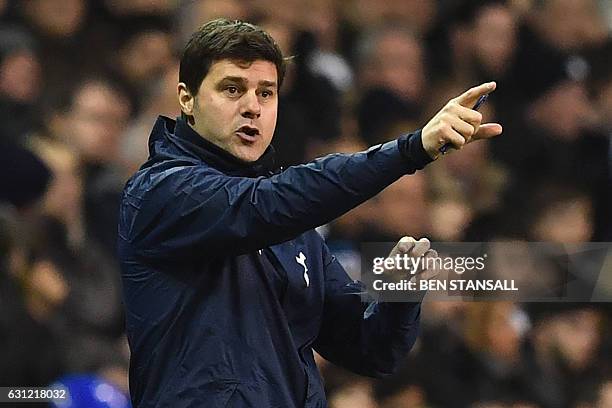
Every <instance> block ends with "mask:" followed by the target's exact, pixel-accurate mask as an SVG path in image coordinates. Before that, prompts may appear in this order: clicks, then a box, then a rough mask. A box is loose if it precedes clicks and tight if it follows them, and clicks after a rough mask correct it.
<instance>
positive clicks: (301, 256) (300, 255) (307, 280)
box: [295, 251, 310, 287]
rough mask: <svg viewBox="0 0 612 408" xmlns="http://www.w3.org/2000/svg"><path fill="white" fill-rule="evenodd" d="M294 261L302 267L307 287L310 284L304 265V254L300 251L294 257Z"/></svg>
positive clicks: (306, 268)
mask: <svg viewBox="0 0 612 408" xmlns="http://www.w3.org/2000/svg"><path fill="white" fill-rule="evenodd" d="M295 261H296V262H297V263H299V264H300V265H302V266H303V267H304V282H306V287H308V286H309V285H310V278H309V277H308V267H307V266H306V255H304V253H303V252H302V251H300V254H299V255H298V256H296V257H295Z"/></svg>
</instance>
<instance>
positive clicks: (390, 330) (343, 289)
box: [313, 244, 421, 378]
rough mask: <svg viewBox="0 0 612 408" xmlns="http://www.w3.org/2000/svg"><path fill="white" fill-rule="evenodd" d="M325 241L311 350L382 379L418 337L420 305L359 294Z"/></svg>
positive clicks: (358, 371) (349, 367)
mask: <svg viewBox="0 0 612 408" xmlns="http://www.w3.org/2000/svg"><path fill="white" fill-rule="evenodd" d="M323 245H324V256H325V258H326V259H325V265H326V266H325V303H324V307H323V317H322V323H321V327H320V330H319V335H318V337H317V339H316V340H315V342H314V344H313V348H314V349H315V350H316V351H317V352H318V353H319V354H321V356H323V357H324V358H325V359H327V360H329V361H331V362H332V363H334V364H337V365H339V366H341V367H344V368H346V369H347V370H350V371H352V372H354V373H357V374H360V375H365V376H369V377H376V378H381V377H385V376H388V375H391V374H393V373H394V372H395V371H396V370H397V368H398V367H399V365H400V364H401V362H402V360H403V359H404V358H405V357H406V356H407V354H408V352H409V351H410V349H411V348H412V346H413V345H414V342H415V341H416V338H417V335H418V331H419V317H420V313H421V304H420V303H376V302H374V301H370V302H365V301H364V300H363V298H362V295H361V293H363V285H362V284H361V283H360V282H357V281H352V280H351V279H350V277H349V276H348V274H347V273H346V271H345V270H344V268H343V267H342V266H341V265H340V263H339V262H338V261H337V260H336V258H335V257H334V256H332V255H331V254H330V252H329V249H327V246H326V245H325V244H323Z"/></svg>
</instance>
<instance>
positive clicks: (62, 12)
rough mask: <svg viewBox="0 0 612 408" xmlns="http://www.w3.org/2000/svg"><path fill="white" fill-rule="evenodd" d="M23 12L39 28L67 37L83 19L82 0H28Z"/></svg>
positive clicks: (84, 7)
mask: <svg viewBox="0 0 612 408" xmlns="http://www.w3.org/2000/svg"><path fill="white" fill-rule="evenodd" d="M24 6H25V14H26V15H27V17H28V19H29V20H30V21H32V22H33V23H34V25H36V26H37V27H38V28H39V29H41V30H42V31H44V32H45V33H46V34H49V35H51V36H53V37H69V36H71V35H73V34H74V33H75V32H77V31H78V30H79V28H80V27H81V25H82V24H83V21H84V19H85V12H86V3H85V2H84V1H83V0H28V1H26V2H24Z"/></svg>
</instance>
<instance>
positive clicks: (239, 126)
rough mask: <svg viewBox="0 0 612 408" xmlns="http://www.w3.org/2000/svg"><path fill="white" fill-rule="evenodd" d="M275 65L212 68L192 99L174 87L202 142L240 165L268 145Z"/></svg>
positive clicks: (230, 62)
mask: <svg viewBox="0 0 612 408" xmlns="http://www.w3.org/2000/svg"><path fill="white" fill-rule="evenodd" d="M277 94H278V76H277V72H276V65H274V64H273V63H272V62H270V61H264V60H256V61H254V62H252V63H241V62H238V61H234V60H229V59H223V60H220V61H217V62H214V63H213V64H212V65H211V67H210V70H209V71H208V74H207V75H206V77H205V78H204V80H203V81H202V84H201V85H200V89H199V90H198V94H197V95H196V96H195V97H193V96H191V95H190V94H189V92H188V91H187V90H186V88H185V86H184V84H182V83H180V84H179V102H180V103H181V109H182V111H183V112H184V113H186V114H187V115H191V116H193V119H194V122H195V123H192V127H193V128H194V129H195V131H196V132H198V133H199V134H200V135H201V136H202V137H204V138H205V139H207V140H209V141H210V142H212V143H214V144H215V145H217V146H219V147H221V148H222V149H224V150H226V151H228V152H229V153H231V154H232V155H233V156H235V157H237V158H239V159H241V160H243V161H246V162H253V161H255V160H257V159H258V158H259V157H260V156H261V155H262V154H263V153H264V151H265V150H266V149H267V148H268V146H269V145H270V142H271V141H272V136H273V134H274V128H275V127H276V115H277V109H278V96H277Z"/></svg>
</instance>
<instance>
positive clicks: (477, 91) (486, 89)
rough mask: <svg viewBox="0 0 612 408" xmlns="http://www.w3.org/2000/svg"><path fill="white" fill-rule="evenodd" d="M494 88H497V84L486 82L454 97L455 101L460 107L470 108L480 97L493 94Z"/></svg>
mask: <svg viewBox="0 0 612 408" xmlns="http://www.w3.org/2000/svg"><path fill="white" fill-rule="evenodd" d="M495 87H497V84H496V83H495V82H487V83H484V84H481V85H478V86H475V87H473V88H470V89H468V90H467V91H465V92H464V93H462V94H461V95H459V96H458V97H456V98H455V101H456V102H457V103H458V104H459V105H461V106H465V107H466V108H472V107H473V106H474V104H475V103H476V101H477V100H478V98H480V97H481V96H482V95H486V94H489V93H491V92H493V91H494V90H495Z"/></svg>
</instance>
